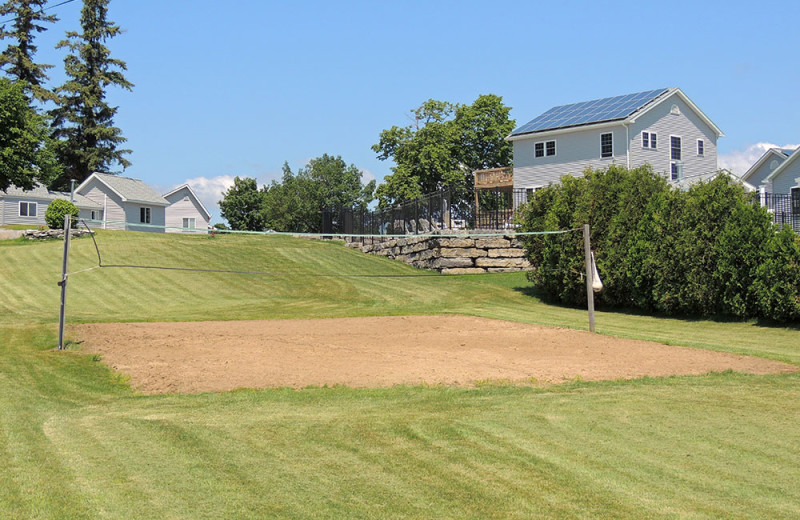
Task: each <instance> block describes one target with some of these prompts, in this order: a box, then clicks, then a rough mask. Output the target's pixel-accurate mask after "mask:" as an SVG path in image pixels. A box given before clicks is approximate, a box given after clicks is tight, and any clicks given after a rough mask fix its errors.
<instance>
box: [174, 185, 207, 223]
mask: <svg viewBox="0 0 800 520" xmlns="http://www.w3.org/2000/svg"><path fill="white" fill-rule="evenodd" d="M164 198H165V199H166V200H167V202H169V206H167V209H166V222H167V233H208V223H209V222H210V221H211V213H209V212H208V210H207V209H206V208H205V206H203V203H202V202H200V199H199V198H197V195H196V194H195V192H194V190H192V188H191V187H190V186H189V185H188V184H184V185H183V186H179V187H177V188H175V189H174V190H172V191H170V192H169V193H165V194H164Z"/></svg>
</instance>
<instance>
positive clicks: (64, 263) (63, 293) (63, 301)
mask: <svg viewBox="0 0 800 520" xmlns="http://www.w3.org/2000/svg"><path fill="white" fill-rule="evenodd" d="M71 227H72V215H70V214H67V215H64V258H63V260H62V261H61V281H60V282H58V285H60V286H61V309H60V312H59V316H58V350H64V309H65V308H66V304H67V264H68V261H69V239H70V232H69V230H70V228H71Z"/></svg>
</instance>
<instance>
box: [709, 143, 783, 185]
mask: <svg viewBox="0 0 800 520" xmlns="http://www.w3.org/2000/svg"><path fill="white" fill-rule="evenodd" d="M797 147H798V145H796V144H785V145H777V144H773V143H756V144H751V145H749V146H747V147H746V148H745V149H744V150H734V151H732V152H731V153H727V154H720V155H719V157H718V163H719V167H720V168H724V169H726V170H730V171H731V172H733V173H735V174H736V175H738V176H740V177H741V176H742V175H744V174H745V173H746V172H747V170H749V169H750V167H751V166H753V165H754V164H755V162H756V161H757V160H758V159H759V158H761V156H762V155H764V153H765V152H766V151H767V150H769V149H770V148H797Z"/></svg>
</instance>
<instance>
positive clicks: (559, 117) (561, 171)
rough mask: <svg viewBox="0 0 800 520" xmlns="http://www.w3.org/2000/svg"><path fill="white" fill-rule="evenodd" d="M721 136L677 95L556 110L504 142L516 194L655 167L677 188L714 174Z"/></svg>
mask: <svg viewBox="0 0 800 520" xmlns="http://www.w3.org/2000/svg"><path fill="white" fill-rule="evenodd" d="M723 135H724V134H723V133H722V131H721V130H720V129H719V128H718V127H717V126H716V125H715V124H714V123H713V122H712V121H711V120H710V119H709V118H708V117H707V116H706V115H705V114H703V112H701V111H700V109H698V108H697V106H695V104H694V103H692V101H691V100H690V99H689V98H688V97H687V96H686V95H685V94H684V93H683V92H682V91H681V90H680V89H678V88H670V89H659V90H651V91H647V92H638V93H635V94H627V95H624V96H616V97H612V98H604V99H596V100H593V101H585V102H581V103H574V104H570V105H563V106H557V107H553V108H551V109H550V110H548V111H546V112H544V113H543V114H541V115H540V116H538V117H536V118H534V119H532V120H531V121H529V122H528V123H526V124H524V125H522V126H521V127H519V128H517V129H515V130H514V131H513V132H512V133H511V135H509V136H508V137H507V139H508V140H509V141H511V143H512V145H513V149H514V171H513V176H514V188H515V189H531V188H538V187H540V186H544V185H547V184H550V183H556V182H558V181H559V179H561V177H562V176H563V175H573V176H580V175H582V174H583V171H584V170H585V169H586V168H593V169H598V168H606V167H608V166H610V165H612V164H620V165H623V166H626V167H628V168H635V167H637V166H641V165H643V164H650V165H651V166H652V167H653V170H654V171H656V172H659V173H661V174H663V175H664V176H665V177H667V179H669V180H671V181H673V182H676V183H677V182H681V183H682V182H685V181H687V180H690V179H693V178H703V177H707V176H708V175H710V174H712V173H714V172H716V171H717V140H718V139H719V138H720V137H722V136H723Z"/></svg>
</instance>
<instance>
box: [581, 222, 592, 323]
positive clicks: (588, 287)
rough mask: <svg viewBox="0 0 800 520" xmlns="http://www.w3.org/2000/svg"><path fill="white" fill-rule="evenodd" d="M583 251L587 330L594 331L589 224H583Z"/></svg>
mask: <svg viewBox="0 0 800 520" xmlns="http://www.w3.org/2000/svg"><path fill="white" fill-rule="evenodd" d="M583 252H584V256H585V258H586V300H587V303H588V305H589V332H594V291H593V290H592V281H593V280H592V246H591V242H590V240H589V224H584V225H583Z"/></svg>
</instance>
